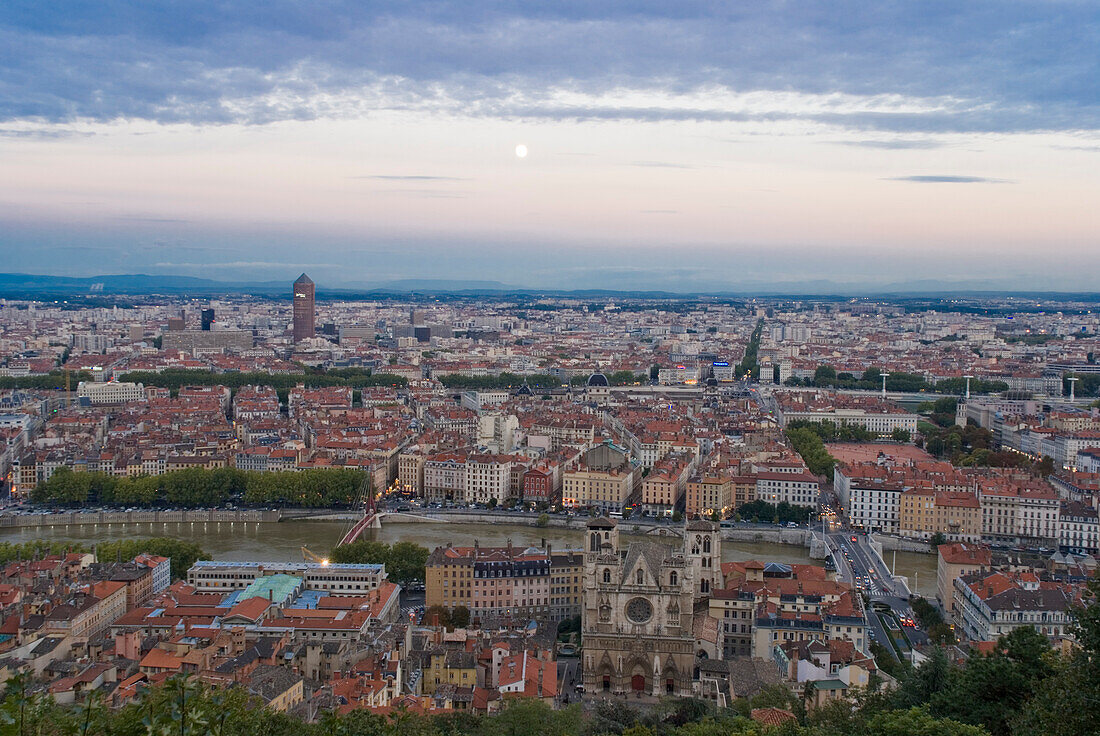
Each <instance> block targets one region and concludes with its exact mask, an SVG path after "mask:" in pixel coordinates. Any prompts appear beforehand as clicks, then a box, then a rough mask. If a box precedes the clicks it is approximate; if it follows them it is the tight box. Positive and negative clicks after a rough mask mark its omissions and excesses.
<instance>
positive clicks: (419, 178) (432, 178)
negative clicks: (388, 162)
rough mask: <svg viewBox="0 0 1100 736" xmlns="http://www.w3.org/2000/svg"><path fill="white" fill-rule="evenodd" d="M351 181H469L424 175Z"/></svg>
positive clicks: (463, 178)
mask: <svg viewBox="0 0 1100 736" xmlns="http://www.w3.org/2000/svg"><path fill="white" fill-rule="evenodd" d="M351 178H352V179H378V180H381V181H470V180H469V179H468V178H466V177H462V176H425V175H408V176H402V175H389V174H368V175H366V176H353V177H351Z"/></svg>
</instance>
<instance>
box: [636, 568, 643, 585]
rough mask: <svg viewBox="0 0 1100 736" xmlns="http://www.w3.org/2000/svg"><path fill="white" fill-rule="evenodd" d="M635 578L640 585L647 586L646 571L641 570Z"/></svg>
mask: <svg viewBox="0 0 1100 736" xmlns="http://www.w3.org/2000/svg"><path fill="white" fill-rule="evenodd" d="M635 577H636V579H637V581H638V585H645V572H644V571H642V570H639V571H638V574H637V575H636V576H635Z"/></svg>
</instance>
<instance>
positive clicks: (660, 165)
mask: <svg viewBox="0 0 1100 736" xmlns="http://www.w3.org/2000/svg"><path fill="white" fill-rule="evenodd" d="M630 165H631V166H643V167H646V168H654V169H694V168H696V167H695V166H691V165H690V164H673V163H668V162H665V161H634V162H632V163H631V164H630Z"/></svg>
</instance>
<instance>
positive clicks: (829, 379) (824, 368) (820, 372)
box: [814, 365, 836, 386]
mask: <svg viewBox="0 0 1100 736" xmlns="http://www.w3.org/2000/svg"><path fill="white" fill-rule="evenodd" d="M834 381H836V368H833V367H832V366H831V365H819V366H818V367H817V370H815V371H814V385H815V386H828V385H830V384H832V383H833V382H834Z"/></svg>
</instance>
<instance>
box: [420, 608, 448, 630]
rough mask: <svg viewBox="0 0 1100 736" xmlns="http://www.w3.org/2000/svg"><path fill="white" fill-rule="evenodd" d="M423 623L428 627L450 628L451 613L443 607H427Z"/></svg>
mask: <svg viewBox="0 0 1100 736" xmlns="http://www.w3.org/2000/svg"><path fill="white" fill-rule="evenodd" d="M424 623H426V624H428V625H429V626H442V627H443V628H450V626H451V612H450V611H448V610H447V609H446V608H444V607H443V606H429V607H428V610H426V611H424Z"/></svg>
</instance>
